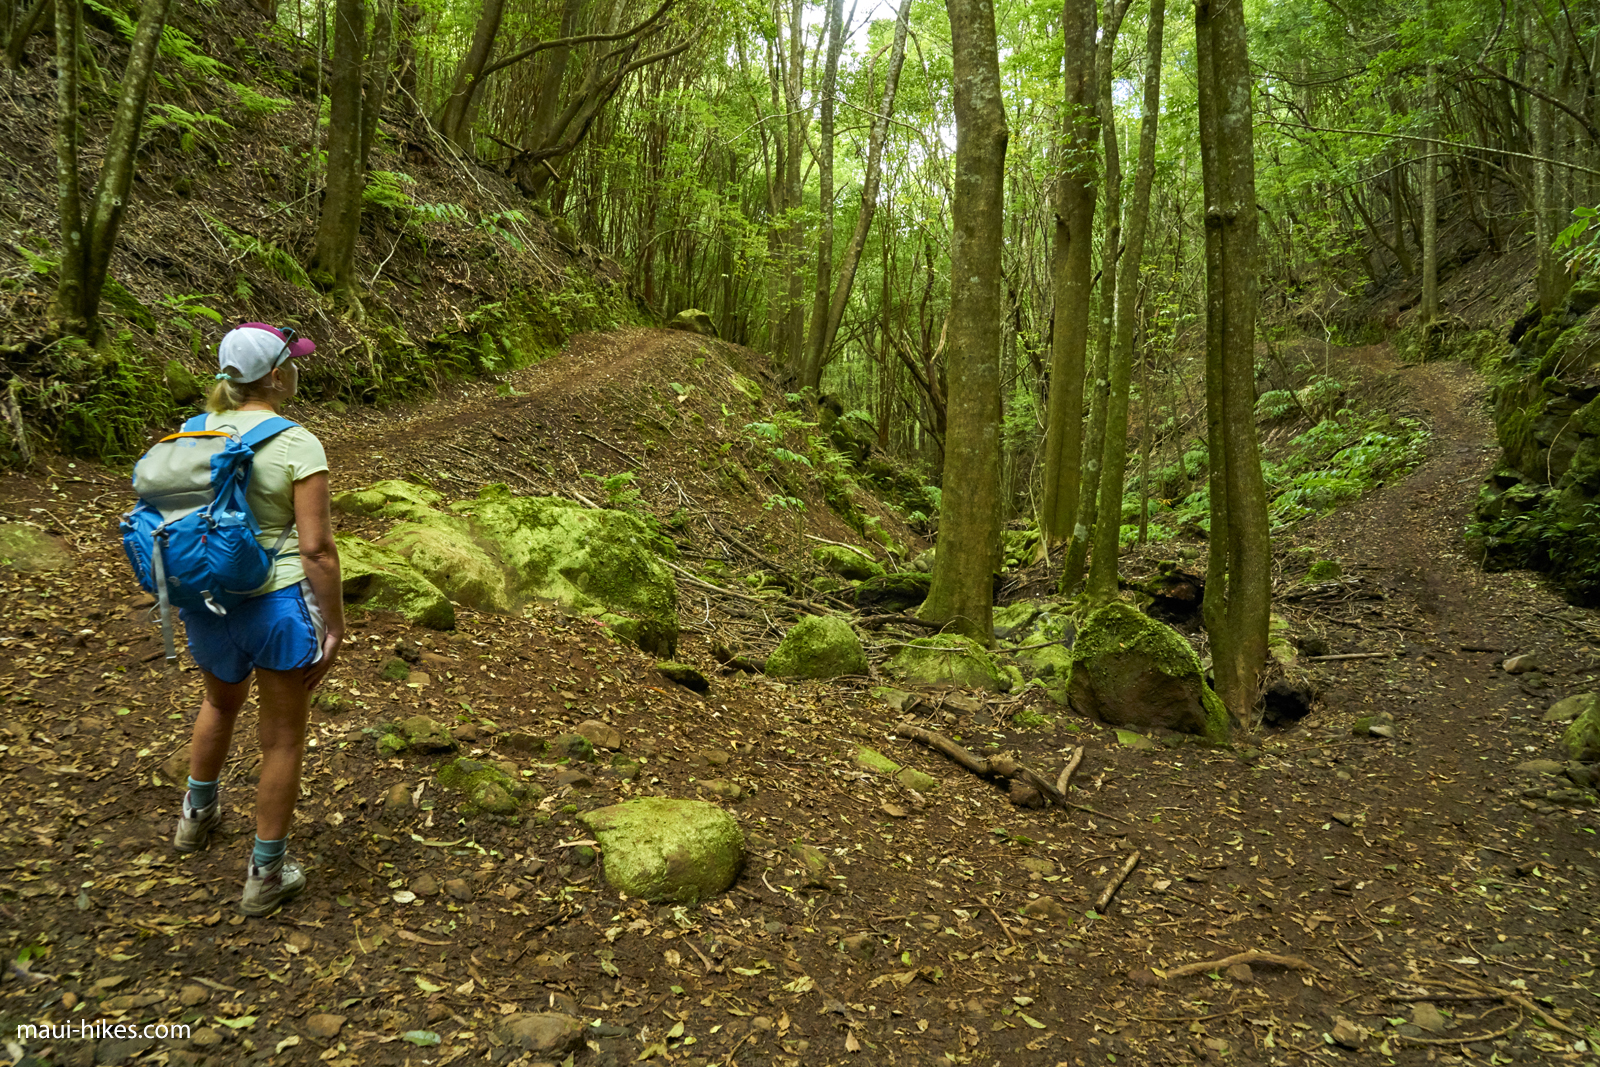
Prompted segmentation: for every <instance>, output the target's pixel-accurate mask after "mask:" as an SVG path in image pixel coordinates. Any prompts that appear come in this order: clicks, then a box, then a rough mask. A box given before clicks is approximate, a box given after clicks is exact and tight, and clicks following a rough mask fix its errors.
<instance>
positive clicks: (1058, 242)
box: [1040, 0, 1100, 547]
mask: <svg viewBox="0 0 1600 1067" xmlns="http://www.w3.org/2000/svg"><path fill="white" fill-rule="evenodd" d="M1096 22H1097V19H1096V12H1095V2H1094V0H1067V2H1066V3H1065V4H1064V5H1063V8H1062V33H1063V37H1064V47H1065V80H1066V100H1065V101H1064V102H1063V104H1062V109H1061V112H1062V114H1061V172H1060V174H1059V175H1057V177H1056V202H1055V235H1054V241H1053V243H1052V247H1051V262H1050V281H1051V288H1052V289H1053V290H1054V298H1055V299H1054V303H1055V325H1054V328H1053V330H1052V333H1051V338H1050V397H1049V402H1048V404H1049V406H1048V411H1047V414H1046V420H1045V444H1044V504H1043V507H1042V509H1041V513H1040V528H1041V530H1042V531H1043V533H1044V537H1045V542H1046V546H1047V547H1051V546H1054V545H1057V544H1059V543H1060V542H1062V541H1065V540H1066V539H1068V538H1069V537H1071V536H1073V523H1074V522H1076V521H1077V516H1078V488H1079V485H1078V479H1079V476H1080V471H1079V466H1080V464H1081V463H1082V461H1083V365H1084V361H1085V359H1086V357H1087V356H1088V350H1089V300H1090V291H1091V290H1092V289H1093V287H1094V281H1093V275H1094V247H1093V244H1092V242H1093V239H1094V192H1095V182H1096V176H1097V173H1098V168H1097V167H1096V160H1095V151H1094V142H1095V138H1096V136H1097V135H1098V134H1099V130H1100V113H1099V111H1098V109H1097V108H1096V107H1095V85H1096V82H1095V76H1094V68H1095V63H1094V38H1095V31H1096Z"/></svg>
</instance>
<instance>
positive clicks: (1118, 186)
mask: <svg viewBox="0 0 1600 1067" xmlns="http://www.w3.org/2000/svg"><path fill="white" fill-rule="evenodd" d="M1111 2H1112V10H1111V12H1110V18H1109V21H1108V22H1107V23H1106V32H1105V34H1104V35H1103V36H1102V37H1101V38H1100V50H1099V56H1098V57H1097V60H1096V64H1095V75H1096V78H1097V80H1098V86H1097V92H1096V99H1097V106H1098V107H1099V110H1100V139H1101V141H1102V142H1104V145H1105V159H1106V169H1105V181H1104V182H1103V183H1102V192H1103V199H1102V201H1101V245H1100V301H1099V319H1100V321H1099V323H1098V327H1099V329H1098V332H1097V333H1096V334H1095V346H1094V366H1093V368H1092V370H1091V373H1090V375H1089V429H1088V433H1087V434H1086V436H1085V438H1084V443H1083V460H1082V464H1081V467H1080V470H1081V474H1080V475H1079V496H1078V516H1077V518H1076V520H1074V522H1073V524H1072V527H1073V528H1072V540H1071V541H1069V542H1068V543H1067V551H1066V553H1065V554H1064V555H1063V557H1062V561H1061V585H1060V589H1061V592H1063V593H1070V592H1071V591H1072V590H1073V589H1075V588H1076V587H1077V585H1078V583H1079V582H1081V581H1082V580H1083V571H1084V564H1085V563H1086V562H1087V559H1088V556H1089V544H1090V541H1091V540H1092V538H1093V537H1094V527H1095V519H1096V517H1097V509H1098V505H1099V501H1100V461H1101V453H1102V452H1103V450H1104V447H1105V435H1106V399H1107V390H1108V389H1109V387H1110V383H1109V381H1108V379H1107V374H1108V373H1109V368H1110V363H1111V338H1112V335H1113V333H1114V332H1115V330H1116V326H1115V324H1114V323H1115V318H1116V306H1117V257H1118V251H1119V249H1120V248H1121V245H1122V159H1121V151H1120V149H1119V146H1118V143H1117V116H1116V112H1115V111H1114V110H1113V109H1112V99H1111V89H1112V84H1113V81H1114V77H1113V71H1112V61H1113V59H1114V58H1115V52H1116V42H1117V33H1118V32H1119V31H1120V30H1121V28H1122V19H1123V17H1124V16H1125V15H1126V14H1127V13H1128V0H1111ZM1079 531H1082V532H1081V533H1080V532H1079Z"/></svg>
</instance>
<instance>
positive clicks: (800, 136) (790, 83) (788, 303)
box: [781, 0, 806, 385]
mask: <svg viewBox="0 0 1600 1067" xmlns="http://www.w3.org/2000/svg"><path fill="white" fill-rule="evenodd" d="M804 13H805V0H793V2H792V3H791V4H790V5H789V51H788V54H787V55H786V56H785V57H784V58H785V59H786V60H787V66H786V69H785V71H784V76H783V97H784V110H785V113H786V115H785V117H786V123H787V125H786V131H787V133H788V149H787V155H788V162H789V166H788V169H787V170H785V171H784V183H783V207H784V219H783V245H782V256H783V301H784V308H783V345H782V348H781V352H782V359H781V363H782V365H783V366H784V368H785V377H786V378H787V379H788V382H789V384H790V385H794V384H796V383H797V382H798V381H799V378H800V368H801V364H802V362H803V361H804V359H805V352H804V347H803V346H804V345H805V332H806V309H805V305H804V303H803V300H804V292H805V282H804V280H803V279H802V276H801V271H800V249H801V245H802V241H803V240H804V234H803V231H802V227H801V223H800V209H801V207H802V205H803V203H804V200H803V197H804V193H805V189H804V186H803V184H802V178H803V175H804V172H805V169H804V164H803V162H802V160H803V159H804V156H805V145H806V121H805V118H806V116H805V113H804V111H803V110H802V103H803V101H802V96H801V92H802V89H803V86H802V84H801V81H802V75H803V74H804V72H805V51H806V48H805V43H806V39H805V28H804V20H803V15H804Z"/></svg>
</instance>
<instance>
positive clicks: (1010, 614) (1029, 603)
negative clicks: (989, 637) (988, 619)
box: [994, 600, 1041, 641]
mask: <svg viewBox="0 0 1600 1067" xmlns="http://www.w3.org/2000/svg"><path fill="white" fill-rule="evenodd" d="M1040 610H1041V608H1040V606H1039V603H1038V601H1035V600H1019V601H1018V602H1017V603H1015V604H1007V605H1006V606H1005V607H1003V608H995V609H994V635H995V637H997V638H999V639H1000V640H1002V641H1009V640H1011V639H1012V638H1013V637H1015V636H1017V635H1018V634H1020V633H1022V632H1023V631H1024V630H1026V629H1027V628H1028V624H1029V623H1031V622H1033V620H1034V619H1037V618H1038V617H1039V612H1040Z"/></svg>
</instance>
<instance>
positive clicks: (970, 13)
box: [921, 0, 1007, 644]
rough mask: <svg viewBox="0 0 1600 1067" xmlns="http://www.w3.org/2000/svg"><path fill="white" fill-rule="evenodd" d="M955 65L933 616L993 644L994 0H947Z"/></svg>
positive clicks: (998, 189)
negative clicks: (944, 424) (944, 415)
mask: <svg viewBox="0 0 1600 1067" xmlns="http://www.w3.org/2000/svg"><path fill="white" fill-rule="evenodd" d="M945 7H946V10H948V11H949V13H950V39H951V53H952V63H953V67H954V72H953V73H954V77H953V86H952V88H953V97H954V105H955V108H954V110H955V119H956V160H955V196H954V199H953V201H952V203H951V209H950V216H951V232H950V319H949V322H950V326H949V330H950V333H949V342H950V350H949V355H948V357H947V358H948V373H949V394H948V395H949V400H948V404H949V408H948V417H949V431H948V433H947V435H946V439H945V461H944V493H943V497H942V499H941V500H940V504H939V551H938V553H937V555H936V556H935V557H934V559H935V562H934V566H933V582H932V585H931V586H930V588H929V590H928V599H927V600H926V601H925V602H924V603H923V605H922V608H921V616H922V618H924V619H928V620H931V621H935V622H940V623H945V624H947V625H948V626H949V627H950V628H951V629H953V630H955V631H957V632H959V633H964V634H967V635H969V636H971V637H974V638H976V639H978V640H979V641H982V642H984V643H985V644H987V643H988V642H989V641H991V640H992V639H993V636H994V619H993V608H994V600H993V596H994V571H995V565H996V563H998V562H999V554H1000V513H1001V502H1000V284H1001V282H1000V254H1001V246H1002V238H1003V235H1004V229H1003V225H1004V221H1005V214H1004V191H1005V184H1004V183H1005V162H1006V138H1007V130H1006V114H1005V107H1004V102H1003V99H1002V97H1001V93H1000V56H999V49H998V46H997V44H996V39H995V24H994V7H993V5H991V4H989V3H986V2H985V0H947V2H946V5H945Z"/></svg>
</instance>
